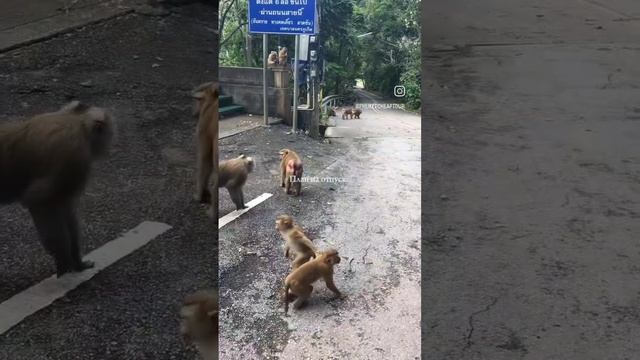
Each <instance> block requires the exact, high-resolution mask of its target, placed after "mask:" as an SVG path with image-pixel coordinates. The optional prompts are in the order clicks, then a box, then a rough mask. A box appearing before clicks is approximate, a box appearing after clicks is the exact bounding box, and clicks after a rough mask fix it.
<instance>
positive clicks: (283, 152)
mask: <svg viewBox="0 0 640 360" xmlns="http://www.w3.org/2000/svg"><path fill="white" fill-rule="evenodd" d="M288 153H289V149H282V150H280V152H279V153H278V154H280V160H282V159H283V158H284V157H285V156H287V154H288Z"/></svg>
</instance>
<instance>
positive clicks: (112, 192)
mask: <svg viewBox="0 0 640 360" xmlns="http://www.w3.org/2000/svg"><path fill="white" fill-rule="evenodd" d="M215 18H216V12H215V9H213V8H211V7H209V6H206V5H202V4H193V5H189V6H184V7H177V8H172V10H171V13H170V14H166V16H143V15H139V14H135V13H134V14H128V15H125V16H121V17H117V18H114V19H111V20H107V21H105V22H101V23H99V24H94V25H90V26H86V27H84V28H79V29H77V30H74V31H72V32H70V33H67V34H64V35H61V36H57V37H54V38H52V39H49V40H46V41H43V42H39V43H36V44H33V45H29V46H26V47H21V48H19V49H16V50H12V51H9V52H4V53H1V54H0V79H1V82H2V85H3V86H2V87H0V118H1V119H2V120H0V121H7V120H9V119H12V120H15V119H20V118H23V117H26V116H30V115H33V114H36V113H40V112H44V111H50V110H53V109H56V108H58V107H59V106H60V105H61V104H64V103H66V102H67V101H69V100H70V99H80V100H83V101H85V102H87V103H90V104H95V105H98V106H104V107H108V108H110V109H111V110H112V112H113V113H114V115H115V117H116V118H117V121H118V137H117V142H116V145H115V148H114V151H113V154H112V156H111V157H110V158H109V159H107V160H106V161H104V162H101V163H98V164H96V167H95V171H94V177H93V179H92V180H91V182H90V184H89V186H88V189H87V191H86V195H85V196H83V197H82V200H81V202H80V214H81V221H82V232H83V239H84V243H83V248H84V250H85V253H87V252H89V251H91V250H94V249H97V248H100V247H101V246H102V245H104V244H105V243H107V242H109V241H111V240H113V239H115V238H117V237H119V236H120V235H122V234H123V233H125V232H127V231H128V230H130V229H132V228H134V227H136V226H137V225H138V224H140V223H142V222H143V221H155V222H162V223H165V224H168V225H170V226H171V229H170V230H168V231H166V232H165V233H163V234H162V235H160V236H158V237H156V238H154V239H153V240H151V241H150V243H149V244H147V245H146V246H144V247H142V248H141V249H139V250H136V251H135V252H133V253H131V254H130V255H128V256H126V257H124V258H122V259H121V260H119V261H118V262H116V263H115V264H113V265H111V266H109V267H108V268H106V269H105V270H103V271H102V272H100V273H98V274H97V275H96V276H95V277H94V278H93V279H91V280H89V281H87V282H85V283H84V284H82V285H80V286H79V287H78V288H77V289H76V290H73V291H71V292H69V293H68V294H67V295H66V296H64V297H62V298H61V299H59V300H57V301H55V302H54V303H53V304H52V305H50V306H48V307H46V308H44V309H43V310H41V311H39V312H37V313H35V314H34V315H32V316H30V317H27V318H26V319H25V320H24V321H22V322H21V323H20V324H18V325H17V326H15V327H14V328H13V329H11V330H9V331H8V332H6V333H4V334H1V335H0V358H2V359H34V360H36V359H65V360H66V359H94V358H95V359H98V358H99V359H193V358H194V356H195V352H194V351H193V350H192V349H187V348H186V346H185V345H184V344H183V343H182V340H181V339H180V338H179V336H178V309H179V304H180V302H181V300H182V298H183V297H184V296H185V295H186V294H187V293H190V292H192V291H194V290H196V289H201V288H206V287H214V286H216V285H217V273H216V260H217V243H216V239H215V225H213V224H212V222H211V221H210V220H209V219H208V218H207V216H206V214H205V209H204V208H202V207H201V206H200V205H198V204H196V203H194V202H193V200H192V197H191V196H192V192H193V186H194V171H195V166H194V165H195V158H194V154H195V146H194V142H193V140H194V132H195V123H196V119H194V118H193V117H191V109H192V103H191V99H190V98H189V92H190V91H191V89H192V88H193V87H194V86H196V85H197V84H199V83H201V82H205V81H210V80H212V79H215V77H216V74H217V68H216V66H217V61H216V58H215V57H216V56H217V55H216V54H215V53H214V51H213V49H212V47H211V44H212V41H213V39H214V34H213V32H212V29H213V28H215V20H212V19H215ZM212 21H213V23H212ZM0 254H2V256H1V257H0V274H1V275H0V302H1V301H5V300H7V299H8V298H10V297H11V296H12V295H15V294H17V293H19V292H21V291H23V290H25V289H26V288H28V287H30V286H32V285H34V284H36V283H38V282H40V281H41V280H43V279H45V278H47V277H49V276H50V275H51V274H52V273H53V272H54V271H55V268H54V265H53V261H52V259H51V258H50V257H49V256H48V255H47V254H46V253H45V252H44V250H43V249H42V247H41V245H40V243H39V242H38V240H37V237H36V233H35V230H34V228H33V225H32V224H31V220H30V218H29V216H28V213H27V212H26V211H25V210H23V209H22V208H20V207H19V206H16V205H13V206H3V207H1V208H0Z"/></svg>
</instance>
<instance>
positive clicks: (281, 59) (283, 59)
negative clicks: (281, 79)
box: [278, 47, 288, 66]
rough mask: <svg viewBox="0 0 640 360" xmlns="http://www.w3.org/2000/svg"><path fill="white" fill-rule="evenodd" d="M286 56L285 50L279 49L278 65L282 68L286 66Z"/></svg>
mask: <svg viewBox="0 0 640 360" xmlns="http://www.w3.org/2000/svg"><path fill="white" fill-rule="evenodd" d="M287 56H288V52H287V48H286V47H283V48H280V52H279V53H278V64H280V65H282V66H285V65H287Z"/></svg>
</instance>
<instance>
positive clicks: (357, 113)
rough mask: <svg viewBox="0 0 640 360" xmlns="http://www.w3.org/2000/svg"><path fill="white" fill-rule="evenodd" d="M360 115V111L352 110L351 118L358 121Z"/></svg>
mask: <svg viewBox="0 0 640 360" xmlns="http://www.w3.org/2000/svg"><path fill="white" fill-rule="evenodd" d="M360 114H362V110H360V109H353V115H352V117H354V118H356V119H360Z"/></svg>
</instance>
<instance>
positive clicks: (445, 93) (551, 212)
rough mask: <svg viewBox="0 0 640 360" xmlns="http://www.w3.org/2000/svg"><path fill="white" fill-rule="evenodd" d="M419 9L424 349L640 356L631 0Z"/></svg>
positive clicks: (636, 56)
mask: <svg viewBox="0 0 640 360" xmlns="http://www.w3.org/2000/svg"><path fill="white" fill-rule="evenodd" d="M431 3H433V2H431ZM423 11H424V12H423V14H424V19H423V22H422V24H423V26H424V34H425V36H424V38H423V61H424V70H423V74H424V82H423V86H424V90H423V91H424V94H425V103H424V107H423V115H424V117H425V120H424V121H425V124H427V125H426V126H425V128H424V143H425V144H426V145H425V146H426V147H425V151H426V158H425V168H424V169H423V170H424V171H425V173H424V177H425V189H426V190H425V193H424V194H425V202H424V212H425V216H426V221H425V223H424V231H425V238H424V239H423V248H422V249H423V256H424V263H423V269H424V273H423V277H424V283H423V284H424V285H423V286H424V287H423V292H424V296H425V303H424V304H423V309H424V317H423V333H424V336H425V337H424V341H423V354H424V357H425V358H428V359H492V360H500V359H509V360H513V359H548V360H552V359H594V360H595V359H635V358H637V356H638V353H639V352H640V341H638V337H637V336H635V334H638V333H640V322H639V321H638V320H639V319H640V297H639V294H640V293H639V291H638V284H640V267H638V264H640V242H638V236H637V235H638V233H639V232H640V222H639V221H638V218H639V217H640V183H639V182H640V157H639V152H638V150H639V149H640V147H639V146H638V139H639V138H640V122H639V120H640V104H639V103H638V98H639V96H640V90H639V88H638V83H639V82H640V68H639V67H638V63H639V62H640V21H638V19H639V17H638V16H639V15H640V4H638V2H635V1H631V0H616V1H607V2H605V1H599V0H564V1H544V0H534V1H499V0H482V1H463V0H454V1H448V2H444V3H438V5H434V4H429V5H428V4H426V3H425V6H424V8H423Z"/></svg>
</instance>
